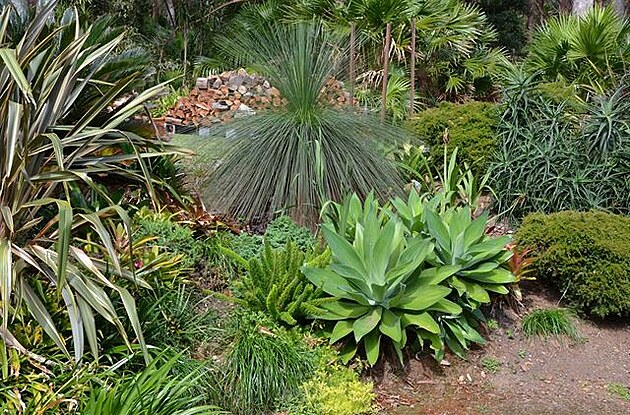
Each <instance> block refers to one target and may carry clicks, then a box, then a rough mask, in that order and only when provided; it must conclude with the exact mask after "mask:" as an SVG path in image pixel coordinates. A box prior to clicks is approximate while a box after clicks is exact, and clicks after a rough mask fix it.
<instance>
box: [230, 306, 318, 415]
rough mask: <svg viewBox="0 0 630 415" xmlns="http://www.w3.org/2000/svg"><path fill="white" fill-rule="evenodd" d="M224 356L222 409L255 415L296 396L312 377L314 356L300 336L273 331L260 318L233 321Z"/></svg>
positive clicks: (270, 324) (243, 317) (242, 317)
mask: <svg viewBox="0 0 630 415" xmlns="http://www.w3.org/2000/svg"><path fill="white" fill-rule="evenodd" d="M234 330H235V331H234V338H233V342H232V345H231V347H230V348H229V351H228V353H227V355H226V373H225V394H224V396H225V402H224V405H225V407H226V409H229V410H230V411H231V412H233V413H237V414H240V415H259V414H262V413H267V412H268V411H272V410H274V409H275V407H276V405H277V404H278V403H279V402H281V401H284V400H288V399H290V398H291V397H292V396H295V395H297V394H298V393H299V388H300V385H301V384H302V383H303V382H304V381H305V380H307V379H308V378H309V377H310V376H311V374H312V373H313V369H314V364H315V353H314V352H313V351H312V350H310V349H309V348H308V347H307V346H306V345H305V344H304V342H303V340H302V338H301V336H299V335H298V334H295V333H291V332H287V331H286V330H283V329H281V328H279V327H276V326H275V325H274V324H273V322H272V321H270V320H269V319H268V318H267V317H266V316H265V315H264V314H261V313H257V314H253V313H243V314H241V315H240V316H238V317H237V324H236V327H235V329H234Z"/></svg>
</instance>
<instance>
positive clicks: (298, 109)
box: [206, 23, 401, 225]
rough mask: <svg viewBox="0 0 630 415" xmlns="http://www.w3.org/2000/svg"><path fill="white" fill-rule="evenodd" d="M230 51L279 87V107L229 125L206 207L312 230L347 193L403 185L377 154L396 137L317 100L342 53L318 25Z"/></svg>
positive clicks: (247, 37)
mask: <svg viewBox="0 0 630 415" xmlns="http://www.w3.org/2000/svg"><path fill="white" fill-rule="evenodd" d="M227 44H228V45H229V47H230V48H231V50H232V52H233V53H234V54H235V55H238V56H242V57H244V58H245V59H247V60H248V61H249V62H251V64H252V65H253V66H254V67H255V69H256V70H257V71H258V72H259V73H261V74H263V75H265V76H266V77H267V79H268V80H269V82H270V83H271V84H272V85H274V86H275V87H277V88H278V89H279V90H280V93H281V94H282V97H283V98H284V100H285V104H284V105H283V106H282V107H280V108H278V109H275V110H269V111H265V112H262V113H260V114H257V115H255V116H251V117H243V118H240V119H237V120H235V121H234V122H232V123H231V124H230V125H229V126H228V128H229V135H230V136H233V137H234V145H233V148H232V150H231V151H230V152H229V154H228V155H227V156H226V157H225V159H223V160H222V161H221V163H220V165H219V167H218V169H217V171H216V172H215V173H214V175H213V176H212V177H211V178H210V180H209V183H207V185H206V188H207V189H209V190H208V191H207V193H206V194H207V196H208V203H209V204H210V205H211V206H212V207H214V208H216V209H218V210H220V211H224V212H228V213H230V214H232V215H234V216H236V217H243V218H245V219H248V220H251V219H255V218H258V219H269V218H270V217H271V216H273V215H274V214H275V213H276V212H278V211H280V210H284V211H285V212H286V213H287V214H289V215H290V216H291V217H293V219H294V220H296V222H298V223H300V224H308V225H314V223H315V222H316V219H317V214H318V212H319V209H320V207H321V205H322V203H323V202H324V201H326V200H331V199H332V200H340V199H341V198H342V196H343V194H345V193H346V192H349V191H350V192H357V193H359V194H361V195H366V194H367V193H369V192H370V191H372V190H374V191H376V192H377V193H378V195H380V196H386V195H389V194H392V193H396V192H398V191H400V189H401V182H400V178H399V176H398V174H397V172H396V170H395V168H394V166H393V165H392V164H391V163H390V162H389V161H387V160H385V158H384V156H383V154H382V152H381V151H380V149H379V145H380V144H381V143H383V142H386V141H388V140H393V139H395V138H396V135H397V134H398V130H396V129H394V128H393V127H391V126H387V125H383V124H380V123H378V122H377V121H376V120H375V119H373V118H371V117H368V116H362V115H359V114H357V113H356V112H355V111H353V110H351V109H348V110H346V109H342V108H331V107H329V105H327V103H325V102H322V100H321V99H320V93H321V91H322V88H324V86H325V84H326V82H328V81H329V80H330V79H331V78H332V77H334V76H335V75H336V74H337V72H338V70H339V69H340V65H341V58H342V56H344V50H343V48H340V47H339V46H338V45H339V43H338V42H337V40H336V39H335V38H334V37H333V36H332V35H330V34H329V33H328V32H327V31H326V30H325V29H324V28H323V27H322V26H321V25H319V24H316V23H301V24H296V25H286V26H270V27H266V28H264V29H260V30H252V31H246V32H243V33H239V34H238V36H236V37H235V38H234V39H231V40H230V41H229V42H228V43H227Z"/></svg>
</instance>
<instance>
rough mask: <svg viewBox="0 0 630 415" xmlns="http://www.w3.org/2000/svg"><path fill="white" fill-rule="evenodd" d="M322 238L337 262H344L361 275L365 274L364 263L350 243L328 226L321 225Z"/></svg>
mask: <svg viewBox="0 0 630 415" xmlns="http://www.w3.org/2000/svg"><path fill="white" fill-rule="evenodd" d="M322 232H323V233H324V238H325V239H326V242H327V243H328V246H329V247H330V250H331V251H332V254H333V257H334V258H337V259H338V260H339V262H342V263H345V264H347V265H348V266H350V267H353V268H354V269H356V270H357V271H358V272H359V273H360V274H361V275H367V274H368V272H367V270H366V269H365V264H364V263H363V261H362V259H361V258H360V257H359V256H358V255H357V253H356V251H355V250H354V247H353V246H352V244H350V243H349V242H348V241H346V240H345V239H344V238H342V237H341V236H339V235H338V234H337V233H336V232H335V231H334V230H332V229H330V228H329V227H328V226H323V227H322Z"/></svg>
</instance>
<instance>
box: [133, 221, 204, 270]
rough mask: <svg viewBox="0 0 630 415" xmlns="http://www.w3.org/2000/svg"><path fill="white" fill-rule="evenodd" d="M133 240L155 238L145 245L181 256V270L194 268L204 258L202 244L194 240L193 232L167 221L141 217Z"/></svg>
mask: <svg viewBox="0 0 630 415" xmlns="http://www.w3.org/2000/svg"><path fill="white" fill-rule="evenodd" d="M136 225H137V230H136V233H135V235H134V238H135V239H137V240H139V239H142V238H155V239H153V240H152V241H150V242H149V243H148V244H147V245H157V246H159V247H160V248H162V249H164V250H165V251H166V252H171V253H173V254H181V255H182V260H181V262H180V266H181V267H182V268H194V267H195V265H196V264H197V262H198V261H199V260H201V259H202V258H203V257H204V253H205V247H204V243H203V242H202V241H200V240H198V239H196V238H195V235H194V234H193V231H192V230H191V229H190V228H188V227H185V226H182V225H180V224H179V223H176V222H173V221H171V220H169V219H164V218H160V219H155V218H148V217H142V218H139V219H137V220H136Z"/></svg>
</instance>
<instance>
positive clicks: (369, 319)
mask: <svg viewBox="0 0 630 415" xmlns="http://www.w3.org/2000/svg"><path fill="white" fill-rule="evenodd" d="M382 313H383V308H382V307H373V308H372V309H371V310H370V311H368V312H367V313H366V314H364V315H362V316H361V317H359V318H358V319H356V320H355V321H354V323H353V325H352V330H353V331H354V339H355V340H356V342H357V343H358V342H360V341H361V339H362V338H363V337H364V336H366V335H367V334H368V333H370V332H372V331H373V330H374V329H375V328H376V326H377V325H378V323H379V322H380V321H381V315H382Z"/></svg>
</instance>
